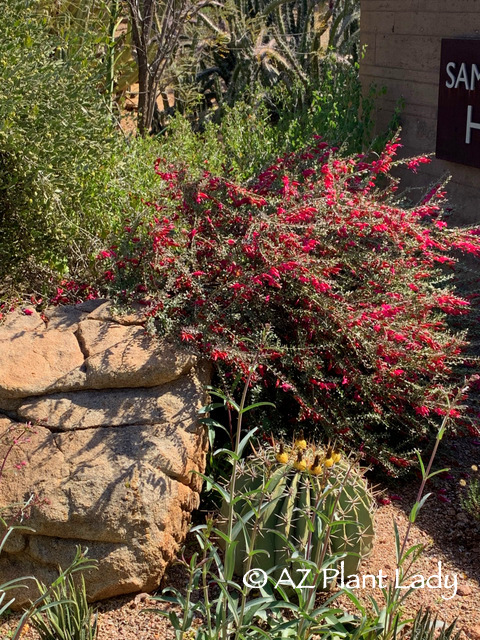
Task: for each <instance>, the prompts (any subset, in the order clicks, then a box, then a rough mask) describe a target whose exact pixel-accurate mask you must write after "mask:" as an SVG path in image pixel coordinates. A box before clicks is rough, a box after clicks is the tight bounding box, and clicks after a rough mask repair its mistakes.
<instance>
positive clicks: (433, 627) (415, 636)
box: [394, 609, 460, 640]
mask: <svg viewBox="0 0 480 640" xmlns="http://www.w3.org/2000/svg"><path fill="white" fill-rule="evenodd" d="M459 638H460V631H457V632H455V622H452V624H451V625H449V626H448V627H447V626H446V625H444V626H443V627H441V629H440V632H438V625H437V618H435V619H434V618H433V616H432V614H431V612H430V611H429V610H428V609H427V611H423V610H422V609H420V611H418V613H417V615H416V616H415V619H414V621H413V624H412V627H411V629H410V630H409V631H403V632H401V633H399V634H395V636H394V640H459Z"/></svg>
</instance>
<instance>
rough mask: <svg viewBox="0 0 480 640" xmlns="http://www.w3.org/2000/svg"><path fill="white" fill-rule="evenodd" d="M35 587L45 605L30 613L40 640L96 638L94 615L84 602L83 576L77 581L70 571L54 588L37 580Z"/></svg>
mask: <svg viewBox="0 0 480 640" xmlns="http://www.w3.org/2000/svg"><path fill="white" fill-rule="evenodd" d="M37 586H38V589H39V591H40V593H41V594H42V595H43V597H44V601H43V602H44V604H43V605H42V607H40V608H39V609H38V610H37V611H35V613H34V614H33V615H32V617H31V622H32V625H33V626H34V627H35V629H36V630H37V631H38V633H39V635H40V638H41V640H94V638H96V637H97V633H98V620H97V614H95V615H94V614H93V609H92V607H91V606H90V605H89V604H88V602H87V593H86V589H85V579H84V577H83V575H82V576H80V584H78V583H77V582H76V581H75V580H74V578H73V575H72V574H69V575H66V576H65V577H64V578H63V579H62V580H60V581H58V583H57V584H56V585H55V586H53V587H47V586H45V585H44V584H42V583H41V582H39V581H38V580H37ZM92 617H93V620H92Z"/></svg>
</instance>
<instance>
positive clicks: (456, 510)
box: [0, 438, 480, 640]
mask: <svg viewBox="0 0 480 640" xmlns="http://www.w3.org/2000/svg"><path fill="white" fill-rule="evenodd" d="M472 465H478V467H479V468H480V442H478V441H477V440H475V439H472V438H462V439H458V440H456V441H453V442H452V441H445V442H444V443H443V446H442V448H441V450H440V452H439V456H438V459H437V461H436V468H439V467H444V466H448V467H450V468H451V470H450V472H448V473H444V474H442V475H440V476H438V477H437V478H435V479H433V480H432V481H431V483H430V485H429V486H428V487H427V489H428V491H431V492H432V496H431V497H430V498H429V501H428V502H427V506H425V508H424V509H423V510H422V511H421V512H420V514H419V516H418V520H417V522H416V524H415V525H414V526H413V527H412V529H411V535H410V539H409V544H418V543H422V544H423V545H425V552H424V553H423V555H422V556H421V558H420V559H419V561H418V563H417V564H416V565H415V573H418V574H421V575H422V576H424V577H425V578H428V577H429V576H431V575H433V574H435V573H438V562H439V561H440V562H441V563H442V574H443V580H445V576H447V575H448V576H449V579H450V581H452V580H453V576H454V574H455V575H456V576H457V581H458V582H457V593H456V595H455V596H454V597H452V598H450V599H448V600H447V599H444V598H442V595H443V596H445V598H447V597H448V596H451V595H452V593H453V587H449V588H447V589H445V588H443V589H429V588H419V589H417V590H416V591H415V592H414V593H413V594H412V595H411V596H410V597H409V598H408V599H407V600H406V602H405V606H404V612H405V614H406V615H411V614H413V615H414V614H415V612H416V611H417V610H418V609H419V608H420V607H421V606H422V607H427V606H428V607H430V608H431V609H432V611H433V612H434V613H435V614H436V615H438V618H439V620H442V621H445V622H447V623H450V622H452V621H453V620H455V619H457V621H458V622H457V626H458V628H459V629H461V630H462V638H463V639H464V640H480V611H479V603H480V524H479V523H477V522H475V521H473V520H472V519H471V518H470V517H469V516H468V515H466V514H465V512H464V511H462V509H461V505H460V501H459V496H460V493H461V491H464V489H462V487H461V482H463V481H464V480H466V481H468V477H469V476H474V475H475V473H476V472H475V471H472V468H471V467H472ZM477 475H479V476H480V472H478V473H477ZM418 486H419V481H414V479H412V478H411V477H410V478H408V479H406V480H405V479H403V480H402V479H400V480H398V481H393V480H392V481H388V482H386V483H385V482H384V483H382V484H380V485H378V484H377V486H376V490H377V492H378V493H377V497H378V501H379V507H378V511H377V514H376V539H375V545H374V550H373V553H372V555H371V556H370V558H368V559H367V560H366V561H365V563H364V565H362V567H361V569H360V571H359V575H360V576H364V575H367V574H374V575H378V572H379V571H380V570H382V572H383V574H384V575H389V576H393V575H394V573H395V551H394V548H395V547H394V534H393V520H394V519H395V521H396V522H397V525H398V528H399V530H400V534H401V535H402V534H403V533H404V532H405V531H406V528H407V526H408V513H409V511H410V508H411V506H412V504H413V503H414V501H415V497H416V493H417V491H418ZM366 582H367V583H370V581H369V580H366ZM184 583H185V576H184V575H183V574H182V571H181V570H180V568H178V567H176V566H173V567H171V568H170V570H169V571H168V573H167V575H166V576H165V579H164V586H168V585H173V586H176V587H179V588H182V587H183V585H184ZM356 593H357V595H358V596H360V598H361V599H364V600H366V598H367V596H368V595H369V594H370V595H373V596H374V597H375V598H376V599H377V600H378V601H379V602H381V601H382V599H381V592H380V590H379V589H378V588H376V589H372V588H371V587H367V588H366V589H363V588H361V589H358V590H357V591H356ZM342 598H344V597H342ZM340 602H341V603H342V604H344V605H345V606H346V608H349V603H348V601H344V600H343V599H342V600H340ZM152 605H153V606H164V605H159V604H158V603H153V602H152V601H149V596H148V594H139V595H136V596H124V597H121V598H113V599H111V600H108V601H106V602H103V603H101V604H100V606H99V635H98V638H99V640H159V639H161V640H163V639H166V640H167V639H168V640H170V638H172V639H173V638H174V634H173V632H172V629H171V628H170V627H169V623H168V621H167V620H166V619H165V618H163V617H161V616H159V615H158V614H155V613H145V612H144V611H143V610H144V609H145V608H147V607H150V606H152ZM15 620H16V618H15V617H11V618H10V619H8V620H6V622H5V623H4V624H3V625H0V639H1V640H3V639H4V638H8V630H9V629H11V628H12V627H13V625H14V623H15ZM22 638H24V639H25V640H37V638H38V636H37V634H36V633H35V632H34V630H33V629H28V630H27V631H26V632H25V633H24V634H23V635H22Z"/></svg>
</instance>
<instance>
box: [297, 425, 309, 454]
mask: <svg viewBox="0 0 480 640" xmlns="http://www.w3.org/2000/svg"><path fill="white" fill-rule="evenodd" d="M295 447H296V448H297V449H300V450H301V451H304V450H305V449H306V448H307V441H306V440H305V436H304V435H303V429H300V433H299V434H298V437H297V439H296V440H295Z"/></svg>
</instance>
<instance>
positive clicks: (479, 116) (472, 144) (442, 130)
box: [436, 38, 480, 167]
mask: <svg viewBox="0 0 480 640" xmlns="http://www.w3.org/2000/svg"><path fill="white" fill-rule="evenodd" d="M436 156H437V158H441V159H442V160H450V161H451V162H459V163H460V164H468V165H470V166H472V167H480V39H473V38H472V39H470V38H463V39H458V38H457V39H453V38H448V39H444V40H442V56H441V62H440V84H439V87H438V119H437V149H436Z"/></svg>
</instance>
